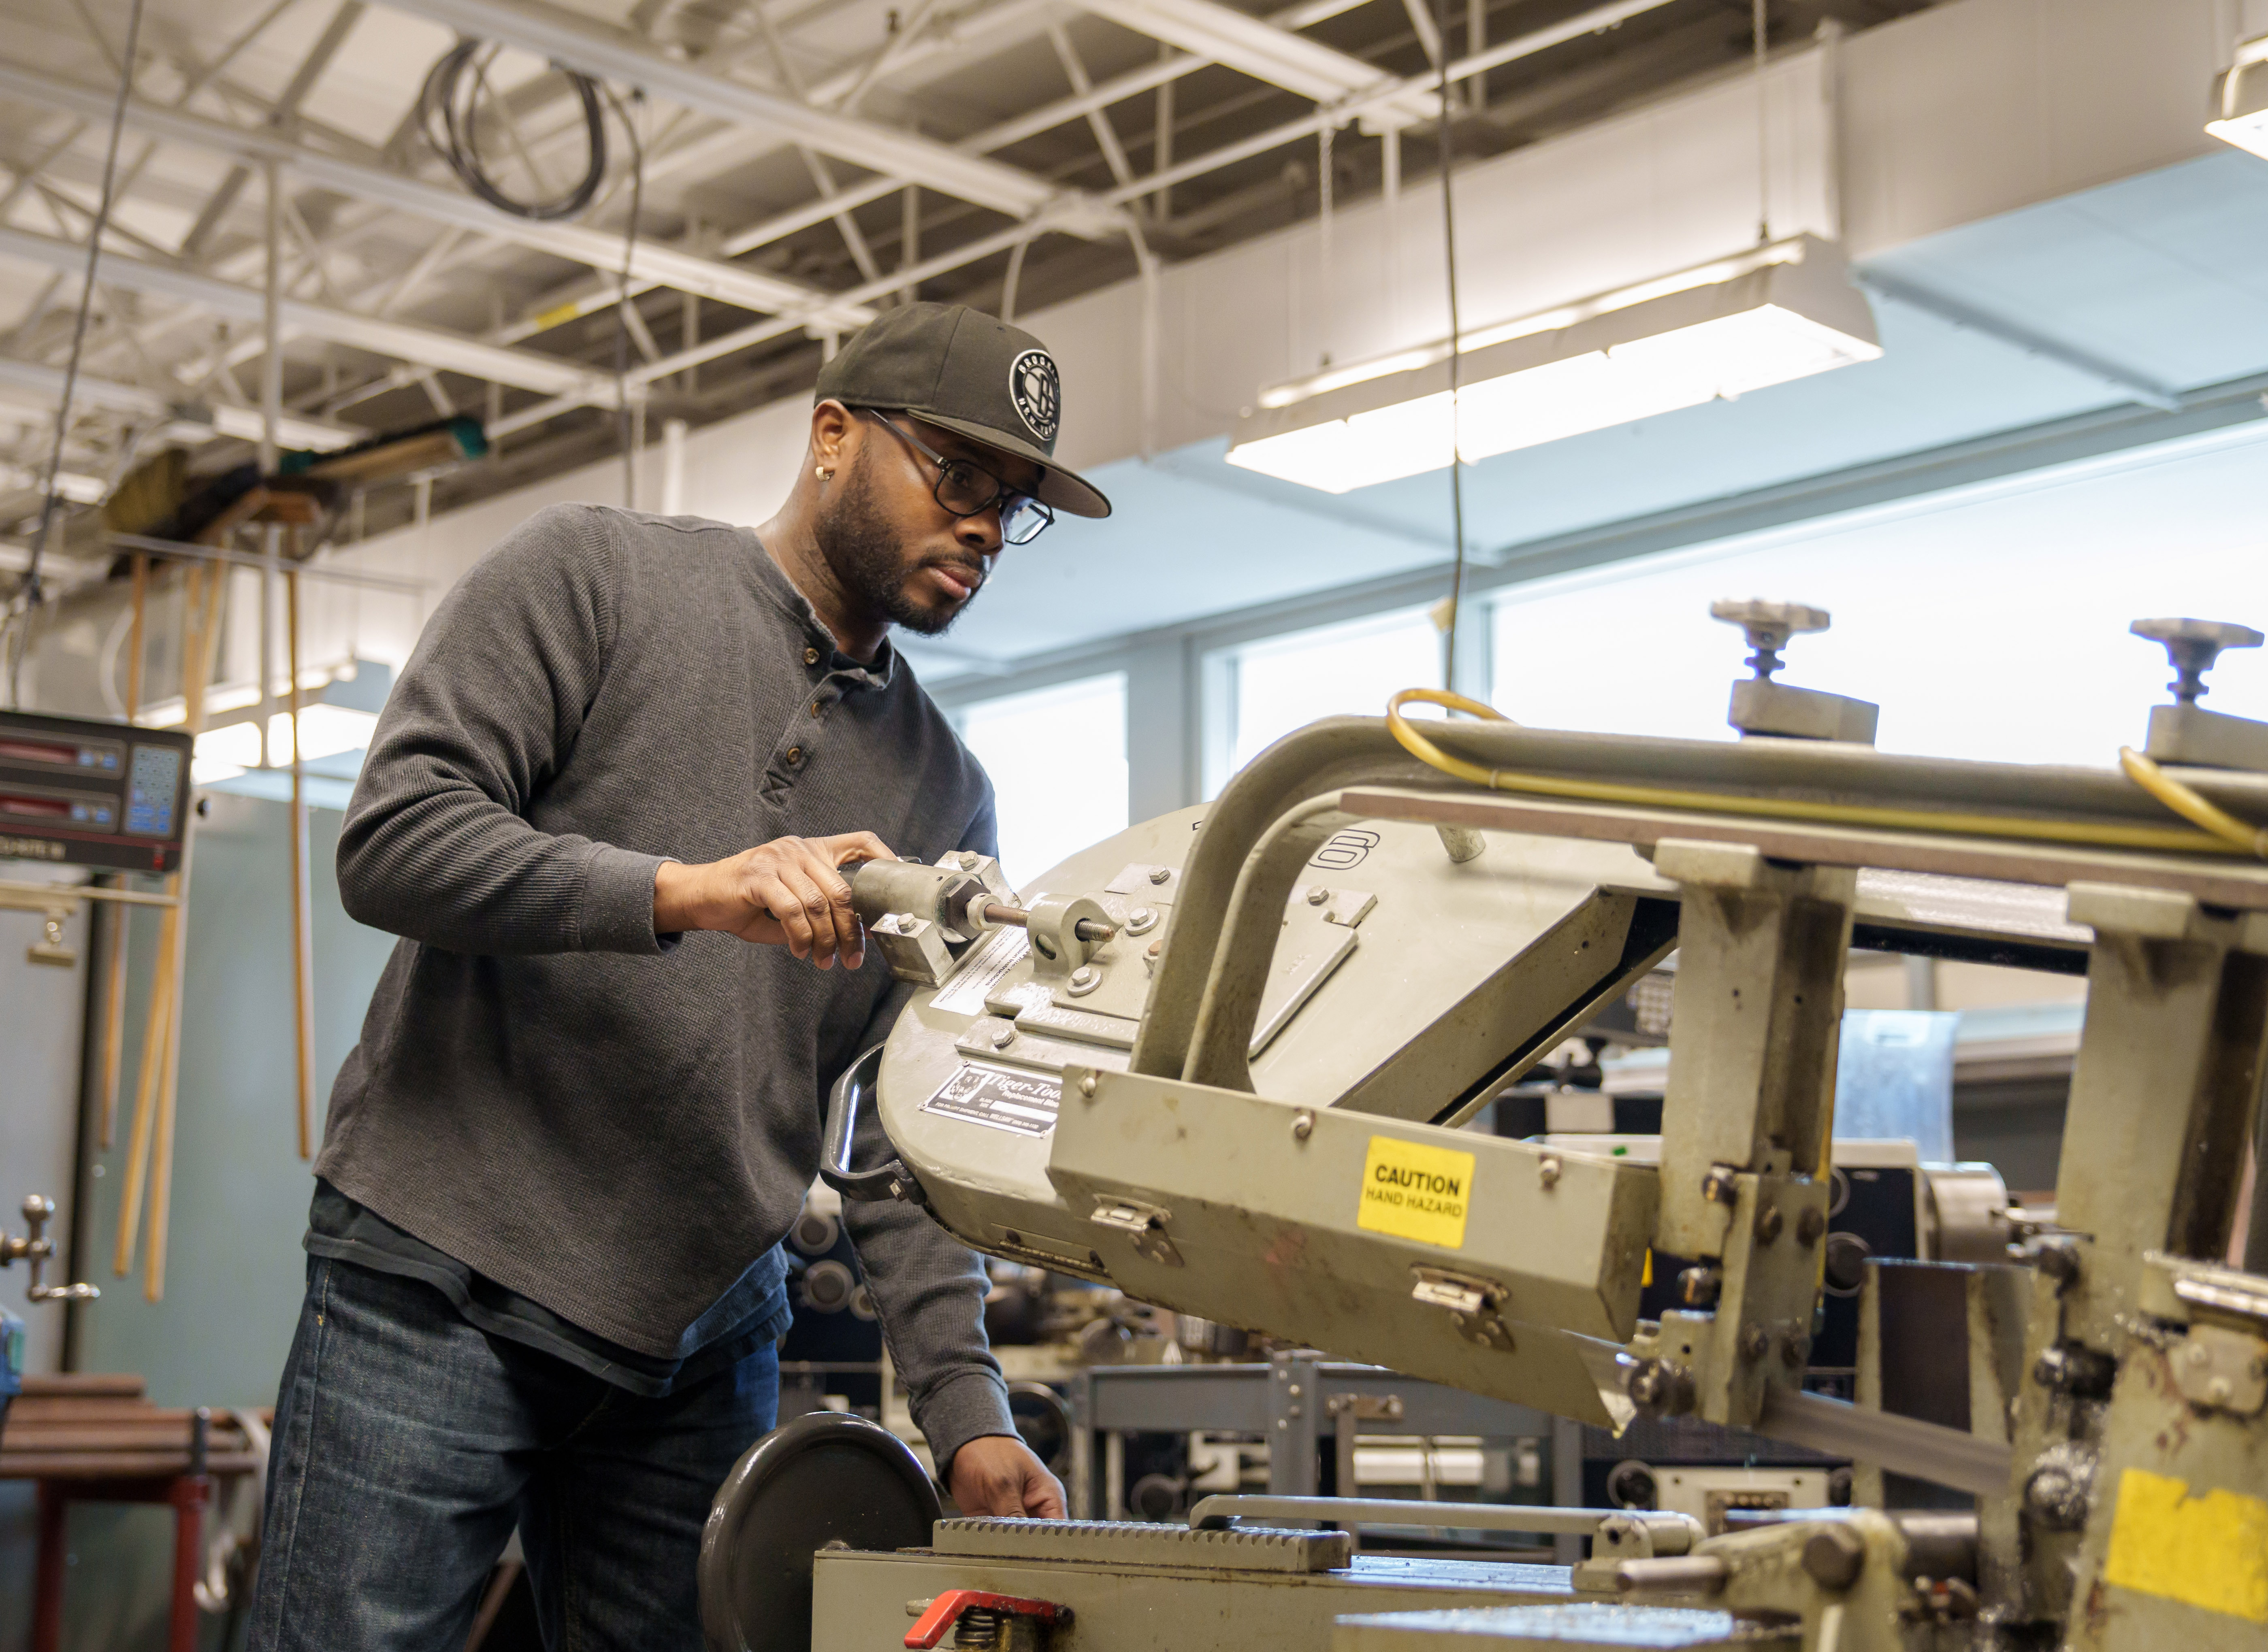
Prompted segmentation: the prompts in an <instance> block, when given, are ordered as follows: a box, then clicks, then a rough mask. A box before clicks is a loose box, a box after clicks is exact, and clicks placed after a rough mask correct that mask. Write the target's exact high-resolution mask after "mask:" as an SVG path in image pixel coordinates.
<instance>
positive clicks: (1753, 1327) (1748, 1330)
mask: <svg viewBox="0 0 2268 1652" xmlns="http://www.w3.org/2000/svg"><path fill="white" fill-rule="evenodd" d="M1770 1352H1771V1333H1770V1332H1768V1331H1766V1330H1765V1329H1764V1327H1763V1326H1762V1325H1757V1324H1756V1323H1755V1322H1754V1321H1753V1320H1751V1321H1750V1322H1749V1324H1747V1325H1742V1327H1741V1357H1742V1359H1744V1360H1748V1361H1751V1362H1754V1361H1756V1360H1760V1359H1762V1358H1764V1355H1767V1354H1769V1353H1770Z"/></svg>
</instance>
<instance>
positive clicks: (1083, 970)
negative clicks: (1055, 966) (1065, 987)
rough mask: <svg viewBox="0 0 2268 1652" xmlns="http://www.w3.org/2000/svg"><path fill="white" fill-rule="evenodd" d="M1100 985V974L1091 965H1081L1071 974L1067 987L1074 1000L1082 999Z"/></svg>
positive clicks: (1099, 971)
mask: <svg viewBox="0 0 2268 1652" xmlns="http://www.w3.org/2000/svg"><path fill="white" fill-rule="evenodd" d="M1101 985H1102V972H1101V970H1099V969H1097V968H1095V966H1094V965H1092V964H1082V965H1080V966H1079V967H1078V968H1077V969H1075V970H1073V971H1071V980H1070V982H1069V986H1070V988H1071V996H1072V997H1074V998H1084V997H1086V995H1087V994H1089V993H1091V992H1093V991H1094V989H1095V988H1098V987H1100V986H1101Z"/></svg>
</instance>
